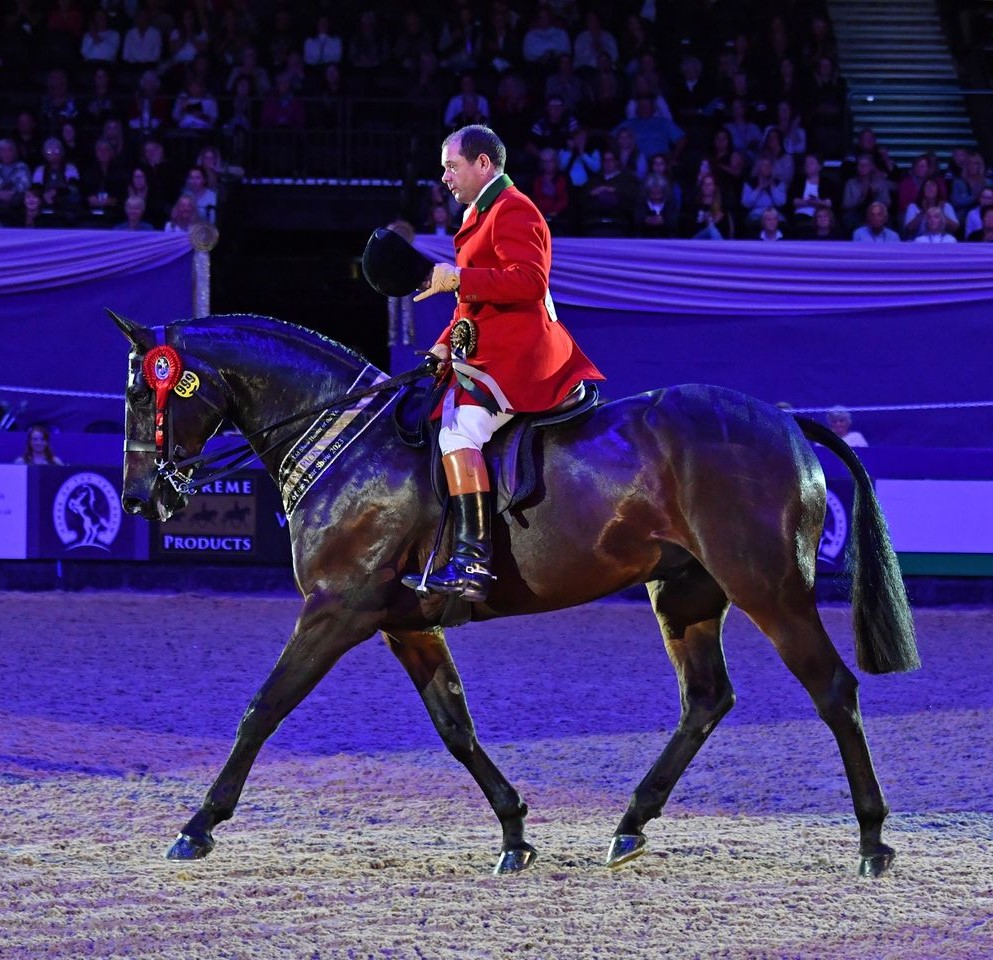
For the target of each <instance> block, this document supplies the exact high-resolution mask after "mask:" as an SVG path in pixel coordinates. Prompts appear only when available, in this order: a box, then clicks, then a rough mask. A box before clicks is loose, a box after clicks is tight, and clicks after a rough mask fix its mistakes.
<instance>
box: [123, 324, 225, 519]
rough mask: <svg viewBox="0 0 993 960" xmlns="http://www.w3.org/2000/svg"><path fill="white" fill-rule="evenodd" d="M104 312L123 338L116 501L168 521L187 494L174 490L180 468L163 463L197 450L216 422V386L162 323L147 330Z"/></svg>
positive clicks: (219, 408) (221, 400)
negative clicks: (126, 351) (120, 474)
mask: <svg viewBox="0 0 993 960" xmlns="http://www.w3.org/2000/svg"><path fill="white" fill-rule="evenodd" d="M108 313H110V315H111V317H112V318H113V320H114V322H115V323H116V324H117V325H118V327H120V328H121V330H122V332H123V333H124V335H125V336H126V337H127V338H128V340H129V341H130V342H131V354H130V357H129V359H128V363H129V370H128V385H127V392H126V397H125V419H124V433H125V441H124V487H123V491H122V494H121V502H122V503H123V505H124V509H125V510H126V511H127V512H128V513H133V514H138V515H139V516H142V517H144V518H145V519H146V520H168V519H169V517H171V516H172V515H173V514H174V513H176V512H177V511H179V510H182V509H183V508H184V507H185V506H186V504H187V501H188V500H189V495H188V494H187V493H186V492H184V491H183V490H182V489H181V487H182V485H183V481H184V480H185V479H188V474H187V473H184V472H183V471H180V472H178V473H174V474H173V475H172V476H171V477H170V475H169V474H170V471H169V466H170V465H171V464H174V463H176V462H179V461H182V460H184V459H186V458H189V457H195V456H196V455H197V454H199V453H200V451H201V450H202V449H203V446H204V444H205V443H206V442H207V440H208V439H209V438H210V437H211V436H212V435H213V434H214V432H215V431H216V430H217V428H218V427H219V426H220V425H221V423H222V422H223V420H224V410H225V406H226V400H225V394H224V390H223V386H222V383H221V380H220V377H219V375H218V374H217V372H216V371H214V370H212V369H211V368H210V367H209V366H207V365H206V364H205V363H203V362H202V361H200V360H199V359H197V358H196V357H193V356H192V355H191V354H190V353H189V351H188V350H187V349H186V347H185V343H183V342H178V343H177V344H175V345H173V344H171V343H170V342H169V341H170V339H171V338H170V337H169V328H168V327H165V328H161V327H160V328H158V330H155V329H150V328H148V327H143V326H141V325H140V324H137V323H134V322H132V321H130V320H126V319H124V318H123V317H119V316H118V315H117V314H115V313H113V312H112V311H108Z"/></svg>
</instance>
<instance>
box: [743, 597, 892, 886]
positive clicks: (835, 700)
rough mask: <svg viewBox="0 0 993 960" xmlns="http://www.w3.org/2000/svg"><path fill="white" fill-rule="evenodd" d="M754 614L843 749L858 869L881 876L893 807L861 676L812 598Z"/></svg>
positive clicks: (886, 860)
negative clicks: (869, 737)
mask: <svg viewBox="0 0 993 960" xmlns="http://www.w3.org/2000/svg"><path fill="white" fill-rule="evenodd" d="M750 615H751V616H752V619H753V620H755V622H756V624H757V625H758V626H759V628H760V629H761V630H763V631H764V632H765V633H766V635H767V636H769V637H770V638H771V639H772V642H773V643H774V644H775V647H776V650H777V651H778V652H779V655H780V656H781V657H782V658H783V662H784V663H785V664H786V666H787V667H789V669H790V671H791V672H792V673H793V675H794V676H795V677H796V678H797V679H798V680H799V681H800V682H801V683H802V684H803V686H804V688H805V689H806V691H807V693H808V694H809V695H810V698H811V700H813V701H814V706H815V707H816V708H817V713H818V715H819V716H820V717H821V719H822V720H823V721H824V722H825V723H826V724H827V725H828V727H830V729H831V732H832V733H833V734H834V738H835V740H836V741H837V743H838V748H839V750H840V751H841V759H842V762H843V763H844V765H845V773H846V775H847V777H848V784H849V787H850V788H851V791H852V802H853V804H854V806H855V816H856V818H857V819H858V823H859V855H860V858H861V859H860V862H859V873H860V874H861V875H862V876H864V877H878V876H880V874H882V873H884V872H885V871H886V870H887V869H888V868H889V866H890V864H891V863H892V862H893V855H894V854H893V848H892V847H888V846H887V845H886V844H885V843H883V842H882V832H883V821H884V820H885V819H886V815H887V814H888V813H889V807H888V806H887V804H886V800H885V798H884V797H883V791H882V788H881V787H880V785H879V780H878V779H877V777H876V771H875V770H874V768H873V765H872V757H871V756H870V755H869V745H868V743H867V742H866V739H865V730H864V728H863V726H862V713H861V710H860V708H859V698H858V680H857V679H856V678H855V675H854V674H853V673H852V672H851V670H849V669H848V667H846V666H845V664H844V662H843V661H842V659H841V657H840V656H839V655H838V651H837V650H836V649H835V647H834V644H833V643H831V640H830V638H829V637H828V635H827V633H826V632H825V630H824V626H823V624H822V623H821V618H820V615H819V614H818V612H817V607H816V606H815V604H814V600H813V597H811V599H810V603H809V609H808V610H807V611H805V612H802V613H792V612H791V613H790V614H789V615H788V616H785V615H784V614H783V613H782V612H781V611H777V612H775V613H774V614H773V615H772V616H769V617H766V618H763V617H761V616H757V615H755V613H754V612H751V613H750Z"/></svg>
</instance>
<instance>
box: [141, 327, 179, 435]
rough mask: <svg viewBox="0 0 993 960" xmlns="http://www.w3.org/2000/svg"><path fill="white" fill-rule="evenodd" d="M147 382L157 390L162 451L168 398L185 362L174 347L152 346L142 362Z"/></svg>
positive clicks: (158, 430)
mask: <svg viewBox="0 0 993 960" xmlns="http://www.w3.org/2000/svg"><path fill="white" fill-rule="evenodd" d="M141 372H142V373H143V374H144V375H145V382H146V383H147V384H148V385H149V386H150V387H151V388H152V389H153V390H154V391H155V446H156V447H158V448H159V450H160V451H161V449H162V447H163V446H164V445H165V438H164V436H163V427H164V425H165V409H166V398H167V397H168V396H169V391H170V390H171V389H172V388H173V387H174V386H176V384H177V383H179V378H180V377H181V376H182V375H183V363H182V361H181V360H180V359H179V354H178V353H176V351H175V350H174V349H173V348H172V347H167V346H159V347H152V349H151V350H149V351H148V353H146V354H145V359H144V360H143V361H142V364H141Z"/></svg>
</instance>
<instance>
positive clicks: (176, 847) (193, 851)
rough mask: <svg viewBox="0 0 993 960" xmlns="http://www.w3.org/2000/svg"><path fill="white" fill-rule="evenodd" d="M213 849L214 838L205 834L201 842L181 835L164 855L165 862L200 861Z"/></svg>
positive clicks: (187, 835) (186, 835)
mask: <svg viewBox="0 0 993 960" xmlns="http://www.w3.org/2000/svg"><path fill="white" fill-rule="evenodd" d="M213 849H214V838H213V837H212V836H211V835H210V834H209V833H205V834H204V838H203V839H202V840H197V839H196V838H195V837H191V836H190V835H189V834H188V833H181V834H179V836H178V837H176V842H175V843H174V844H173V845H172V846H171V847H170V848H169V850H168V852H167V853H166V859H167V860H202V859H203V858H204V857H205V856H207V854H208V853H210V851H211V850H213Z"/></svg>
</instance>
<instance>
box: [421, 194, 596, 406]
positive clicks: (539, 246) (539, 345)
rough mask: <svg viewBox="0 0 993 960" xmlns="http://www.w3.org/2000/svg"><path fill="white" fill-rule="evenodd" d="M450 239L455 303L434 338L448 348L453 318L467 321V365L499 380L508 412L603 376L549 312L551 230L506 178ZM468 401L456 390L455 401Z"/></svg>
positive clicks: (550, 400) (554, 399) (550, 401)
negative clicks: (472, 338) (470, 338)
mask: <svg viewBox="0 0 993 960" xmlns="http://www.w3.org/2000/svg"><path fill="white" fill-rule="evenodd" d="M454 239H455V262H456V264H457V265H458V266H459V267H460V268H461V279H460V282H459V289H458V291H456V296H457V297H458V304H457V306H456V308H455V315H454V316H453V317H452V322H451V323H450V324H449V325H448V327H446V328H445V330H444V332H443V333H442V335H441V336H440V337H439V338H438V342H439V343H444V344H446V345H447V346H449V347H450V346H451V340H450V338H451V333H452V327H453V326H454V325H455V323H456V321H458V320H460V319H461V318H463V317H467V318H468V319H470V320H472V321H473V323H475V325H476V330H477V333H478V341H477V345H476V350H475V352H474V353H473V354H472V356H471V357H470V358H469V363H471V365H472V366H473V367H475V368H476V369H478V370H481V371H483V372H484V373H486V374H488V375H489V376H491V377H492V378H493V379H494V380H495V381H496V382H497V384H499V386H500V388H501V389H502V390H503V392H504V394H505V395H506V397H507V400H508V401H509V403H510V412H516V413H531V412H535V411H539V410H548V409H549V408H551V407H554V406H555V405H556V404H558V403H561V402H562V400H564V399H565V397H566V395H567V394H568V393H569V391H570V390H571V389H572V388H573V387H574V386H575V385H576V384H577V383H579V382H580V381H581V380H603V379H604V378H603V374H601V373H600V371H599V370H597V368H596V367H595V366H593V364H592V363H591V362H590V361H589V360H588V359H587V358H586V356H585V354H584V353H583V352H582V350H580V349H579V347H578V346H577V345H576V342H575V341H574V340H573V339H572V337H571V336H570V335H569V332H568V331H567V330H566V329H565V327H563V326H562V324H561V323H560V322H558V321H556V320H555V319H554V316H553V315H550V314H549V308H548V306H546V297H547V295H548V274H549V270H550V269H551V262H552V238H551V234H550V233H549V230H548V224H547V223H545V219H544V217H542V215H541V214H540V213H539V212H538V208H537V207H536V206H535V205H534V204H533V203H532V202H531V200H530V199H529V198H528V197H526V196H525V195H524V194H523V193H521V192H520V191H519V190H518V189H517V188H516V187H515V186H514V185H513V183H512V182H511V180H510V178H509V177H508V176H506V175H503V176H501V177H499V178H497V180H495V181H494V182H493V183H492V184H491V185H490V186H489V187H488V188H487V189H486V190H485V191H484V193H483V195H482V196H481V197H480V198H479V201H478V202H477V203H476V204H475V206H474V207H472V208H471V211H470V213H469V216H468V218H467V219H466V221H465V223H463V224H462V227H461V229H460V230H459V232H458V233H457V234H456V235H455V238H454ZM547 303H549V304H550V303H551V300H550V298H549V299H548V301H547ZM552 309H553V310H554V307H552ZM473 402H474V401H473V399H472V398H471V397H470V396H469V395H468V394H467V393H466V392H465V391H463V390H461V389H460V390H459V392H458V395H457V397H456V403H473Z"/></svg>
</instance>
